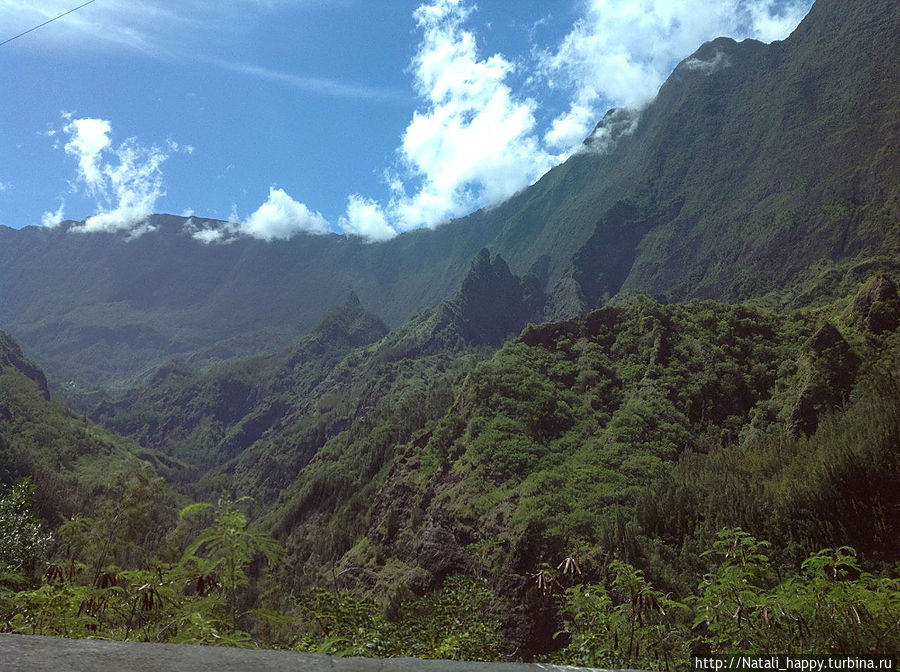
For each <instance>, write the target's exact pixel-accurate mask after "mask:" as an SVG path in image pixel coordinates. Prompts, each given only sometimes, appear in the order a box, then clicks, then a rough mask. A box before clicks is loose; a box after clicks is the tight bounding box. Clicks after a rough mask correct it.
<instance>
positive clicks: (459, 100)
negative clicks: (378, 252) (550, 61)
mask: <svg viewBox="0 0 900 672" xmlns="http://www.w3.org/2000/svg"><path fill="white" fill-rule="evenodd" d="M470 11H471V10H470V9H469V8H467V7H466V6H465V5H464V3H463V2H461V0H435V2H433V3H431V4H427V5H421V6H420V7H419V8H418V9H417V10H416V12H415V14H414V16H415V20H416V23H417V25H418V27H419V28H420V29H421V30H422V32H423V36H424V37H423V40H422V43H421V45H420V47H419V50H418V53H417V55H416V57H415V59H414V60H413V64H412V66H413V67H412V71H413V74H414V77H415V89H416V92H417V94H418V95H419V97H420V98H421V99H422V100H423V102H424V104H425V107H424V109H422V110H419V111H417V112H415V114H414V115H413V118H412V121H411V122H410V123H409V125H408V127H407V128H406V131H405V132H404V134H403V138H402V144H401V147H400V149H399V155H400V158H401V164H402V167H403V169H404V170H405V171H406V175H403V176H402V177H403V178H405V179H406V181H407V182H410V181H412V182H415V181H416V180H418V183H417V184H416V185H415V186H413V187H412V188H411V189H409V192H408V191H407V189H406V187H405V186H403V185H402V183H400V182H398V181H396V180H395V183H394V191H395V194H394V198H393V199H392V201H391V203H390V204H389V210H390V214H391V217H392V219H393V220H394V223H395V226H396V228H398V229H401V230H405V229H410V228H415V227H418V226H423V225H424V226H433V225H435V224H438V223H440V222H442V221H444V220H446V219H447V218H449V217H452V216H456V215H461V214H464V213H466V212H468V211H469V210H471V209H472V208H473V207H477V206H479V205H485V204H487V203H491V202H493V201H497V200H499V199H503V198H506V197H508V196H509V195H511V194H512V193H514V192H515V191H517V190H519V189H522V188H523V187H525V186H527V185H528V184H530V183H531V182H533V181H534V180H535V179H537V178H538V177H539V176H540V175H541V174H542V173H543V172H545V171H546V170H547V169H548V168H550V166H551V165H552V163H553V157H552V156H550V155H549V154H548V153H547V152H545V151H544V150H543V149H542V147H541V146H540V142H539V140H538V138H537V136H536V135H535V126H536V122H535V116H534V111H535V108H536V106H537V103H536V102H535V101H534V100H531V99H528V98H523V97H520V96H517V95H515V94H514V92H513V91H512V89H511V88H510V86H509V84H508V83H507V80H508V77H509V75H510V74H511V73H512V72H513V71H514V69H515V66H514V64H513V63H512V62H511V61H509V60H507V59H506V58H504V57H503V56H502V55H501V54H494V55H492V56H489V57H486V58H485V57H483V56H482V55H481V54H480V53H479V51H478V47H477V44H476V41H475V37H474V35H473V34H472V33H471V32H469V31H467V30H465V29H464V28H463V24H464V21H465V20H466V18H467V17H468V15H469V13H470Z"/></svg>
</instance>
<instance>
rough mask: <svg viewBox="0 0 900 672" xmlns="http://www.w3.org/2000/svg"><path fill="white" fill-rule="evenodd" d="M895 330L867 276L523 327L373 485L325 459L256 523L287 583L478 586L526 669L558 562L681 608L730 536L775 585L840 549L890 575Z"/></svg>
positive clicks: (894, 513)
mask: <svg viewBox="0 0 900 672" xmlns="http://www.w3.org/2000/svg"><path fill="white" fill-rule="evenodd" d="M878 297H882V298H878ZM876 303H881V304H882V307H880V308H878V309H876V313H878V314H880V315H883V316H884V317H885V322H884V323H881V322H876V327H875V329H873V328H872V327H873V324H872V323H871V321H870V320H869V315H870V314H871V306H872V305H874V304H876ZM882 324H884V325H887V324H890V325H892V326H893V328H892V329H888V328H886V327H882V326H881V325H882ZM898 324H900V299H898V298H897V294H896V289H895V286H894V284H893V282H892V281H891V280H890V279H889V278H887V276H874V277H873V278H871V279H870V280H869V281H868V282H867V283H865V284H863V285H862V286H860V287H858V288H857V289H856V290H855V291H854V292H853V293H852V294H851V295H850V296H847V297H843V298H842V299H840V300H838V301H836V302H835V303H833V304H831V305H829V306H828V307H826V308H824V309H819V310H814V311H811V310H804V311H799V312H791V313H787V314H776V313H772V312H768V311H765V310H760V309H757V308H753V307H750V306H741V305H737V306H735V305H726V304H720V303H716V302H711V301H692V302H690V303H687V304H683V305H673V306H663V305H660V304H658V303H655V302H653V301H652V300H649V299H646V298H641V299H637V300H635V301H633V302H630V303H628V304H627V305H624V306H618V307H609V308H604V309H600V310H598V311H594V312H591V313H589V314H588V315H585V316H583V317H580V318H576V319H574V320H571V321H566V322H561V323H552V324H545V325H540V326H536V327H529V328H527V329H526V330H525V331H524V332H523V333H522V334H521V336H519V337H518V338H516V339H513V340H511V341H510V342H508V343H507V344H506V345H505V346H504V347H503V348H502V349H501V350H500V351H499V352H498V353H497V354H495V355H494V356H493V357H492V358H491V359H489V360H487V361H484V362H482V363H480V364H478V365H477V366H475V367H474V368H473V369H471V370H470V372H469V374H468V375H467V376H466V378H465V380H464V382H463V383H462V384H461V385H460V386H458V388H457V392H456V397H455V399H454V400H453V402H452V404H450V405H448V406H447V411H446V413H445V414H444V415H443V417H441V418H439V419H437V420H436V421H431V422H428V423H427V424H426V425H424V427H423V430H422V431H419V432H414V433H412V434H411V435H409V440H408V441H407V443H406V444H405V445H396V446H394V447H393V448H392V450H390V451H388V454H391V453H392V454H393V455H394V456H395V458H394V459H393V461H391V462H387V463H385V465H384V467H382V469H381V471H380V473H379V474H378V476H377V478H374V479H372V480H369V481H367V480H366V479H365V478H362V479H361V480H355V479H353V478H351V479H349V480H348V479H347V476H346V474H347V473H354V472H353V467H352V465H353V464H354V463H357V462H366V461H367V460H370V459H371V458H372V454H373V452H374V451H375V450H376V449H375V448H374V446H373V442H371V441H370V442H368V443H367V442H366V441H365V440H362V441H360V442H359V446H360V447H362V448H363V449H364V451H363V452H362V453H359V452H354V451H347V450H346V444H341V443H330V444H327V445H326V446H325V447H324V448H323V450H322V451H321V452H320V454H319V455H318V456H317V457H316V458H315V459H314V460H313V461H312V462H311V463H310V465H309V467H307V469H305V470H304V471H303V472H301V473H300V476H299V478H298V480H297V482H296V483H295V484H293V485H292V486H291V487H290V488H288V489H287V490H286V491H285V494H284V496H283V497H282V498H281V500H280V501H279V502H278V503H277V504H276V505H275V506H274V508H273V509H272V513H271V514H270V515H269V516H268V518H267V521H268V522H269V523H270V524H272V525H273V526H274V529H275V531H276V533H277V534H278V535H279V536H280V537H281V538H282V539H283V540H284V541H285V542H286V543H287V544H288V545H289V547H290V549H291V551H292V553H293V554H294V555H293V558H294V561H295V563H297V565H300V564H301V561H305V562H306V563H307V565H306V566H307V567H309V565H312V566H315V565H316V564H318V565H320V566H324V567H328V566H329V565H328V562H329V561H330V562H337V570H335V569H334V566H333V565H332V569H331V571H332V572H335V571H338V570H339V571H341V572H342V573H346V575H347V578H345V579H344V583H345V584H346V583H354V584H355V585H356V586H357V587H360V588H363V589H369V590H371V589H372V588H373V587H375V588H376V590H379V591H381V594H384V591H386V590H388V587H389V586H390V587H392V588H393V590H401V591H402V590H409V591H412V592H414V593H418V592H421V591H424V590H428V589H430V588H433V587H434V586H436V585H439V583H440V581H441V580H442V579H443V578H444V577H445V576H447V575H450V574H453V573H457V572H463V573H469V574H473V575H481V576H487V577H490V580H491V582H492V586H493V588H494V590H495V592H496V594H497V596H498V600H499V603H500V604H502V605H503V607H502V608H501V609H499V611H500V612H501V613H503V614H504V620H505V623H506V626H507V629H508V634H510V636H511V637H512V638H513V640H514V641H515V642H517V643H518V644H519V645H521V646H522V647H523V648H522V650H523V651H527V650H530V651H531V652H532V653H535V652H540V651H542V650H547V649H551V648H553V647H554V644H553V638H552V635H553V633H554V632H555V631H556V630H557V629H558V627H557V626H558V623H557V622H555V621H554V620H553V616H552V608H551V607H550V606H548V603H546V602H541V600H540V599H539V595H537V589H536V588H535V584H534V577H535V576H536V573H539V572H540V571H541V568H542V567H543V566H546V565H549V566H550V567H551V568H552V567H555V566H556V565H557V564H558V563H559V562H560V560H562V559H564V558H566V557H568V556H577V558H578V561H579V562H580V563H581V566H582V567H583V568H584V571H585V572H586V574H588V577H586V578H585V579H584V580H585V581H602V580H603V578H604V572H606V571H607V570H606V567H607V565H608V563H609V560H610V559H612V558H624V559H626V560H628V561H630V562H637V563H639V564H640V565H642V566H643V567H645V568H646V569H647V570H648V571H649V572H650V575H651V576H652V577H653V579H654V581H656V582H661V583H662V584H663V585H665V586H667V587H668V588H669V589H673V590H676V591H678V592H681V593H686V592H688V591H690V590H693V589H694V588H695V587H696V584H697V581H699V579H700V577H702V575H703V571H704V569H703V568H704V564H703V563H704V561H703V559H702V558H701V557H699V552H700V550H702V549H704V548H707V547H708V546H709V544H710V543H711V542H712V540H713V539H714V538H715V535H716V532H717V531H718V530H719V529H720V528H721V527H723V526H728V525H741V526H743V527H744V528H745V529H747V530H749V531H750V532H751V533H752V534H755V535H758V536H761V537H765V538H768V539H771V540H773V541H775V542H777V543H778V548H779V549H780V550H779V553H780V554H781V556H780V559H781V561H783V562H784V563H785V565H786V566H796V563H798V562H799V561H800V560H801V559H802V558H803V557H804V556H805V554H806V553H809V552H810V551H812V550H816V549H818V548H821V547H824V546H840V545H843V544H850V545H853V546H855V547H857V548H858V549H860V550H861V551H862V552H863V554H864V557H865V559H866V561H867V562H869V563H878V562H883V563H885V565H886V566H888V567H890V566H891V565H892V564H893V563H895V562H896V561H897V560H898V559H900V547H898V545H897V539H898V538H900V528H898V525H900V498H898V496H897V492H896V488H895V487H894V485H893V483H894V482H895V479H896V478H898V477H900V456H898V453H897V450H896V447H897V445H900V380H898V379H897V374H896V372H897V370H898V368H897V367H898V365H900V332H898V331H897V330H896V327H897V325H898ZM387 429H388V428H387V427H386V428H385V429H384V431H387ZM352 432H353V429H352V428H351V433H352ZM394 437H395V441H397V442H398V443H399V440H402V437H401V436H399V435H396V434H395V435H394ZM377 450H378V451H379V452H378V454H379V455H381V454H383V451H382V449H377ZM354 536H355V539H354ZM323 538H325V539H329V540H330V542H329V543H328V544H326V545H324V546H323V545H322V544H321V541H319V542H318V543H317V541H316V540H321V539H323ZM335 538H337V539H338V542H336V543H331V542H332V541H333V540H334V539H335ZM347 547H349V550H347V551H346V552H344V549H345V548H347ZM323 578H324V576H323ZM307 580H308V579H307ZM542 604H543V606H541V605H542Z"/></svg>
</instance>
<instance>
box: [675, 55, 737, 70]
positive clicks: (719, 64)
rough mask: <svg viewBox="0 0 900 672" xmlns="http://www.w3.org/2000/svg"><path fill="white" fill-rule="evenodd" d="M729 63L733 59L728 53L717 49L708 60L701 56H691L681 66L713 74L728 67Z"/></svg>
mask: <svg viewBox="0 0 900 672" xmlns="http://www.w3.org/2000/svg"><path fill="white" fill-rule="evenodd" d="M729 65H731V61H730V60H729V58H728V56H727V54H725V52H723V51H717V52H716V54H715V56H713V57H712V58H711V59H710V60H708V61H704V60H702V59H699V58H689V59H687V60H686V61H684V62H682V64H681V67H682V68H684V69H686V70H694V71H696V72H702V73H703V74H704V75H711V74H712V73H714V72H717V71H719V70H721V69H722V68H727V67H728V66H729Z"/></svg>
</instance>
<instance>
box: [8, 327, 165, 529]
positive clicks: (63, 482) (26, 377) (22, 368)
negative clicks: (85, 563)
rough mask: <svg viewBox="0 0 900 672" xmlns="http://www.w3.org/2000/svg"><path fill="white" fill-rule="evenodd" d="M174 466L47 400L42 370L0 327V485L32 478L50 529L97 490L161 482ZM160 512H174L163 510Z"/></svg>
mask: <svg viewBox="0 0 900 672" xmlns="http://www.w3.org/2000/svg"><path fill="white" fill-rule="evenodd" d="M176 468H177V465H176V464H174V463H173V462H172V461H171V460H169V459H168V458H166V457H165V456H164V455H161V454H159V453H157V452H156V451H153V450H144V449H143V448H141V447H140V446H139V445H138V444H137V443H135V442H134V441H132V440H131V439H126V438H123V437H121V436H117V435H115V434H113V433H112V432H110V431H109V430H106V429H103V428H101V427H99V426H98V425H95V424H93V423H91V422H89V421H88V420H87V418H85V417H84V416H81V415H77V414H75V413H73V412H72V411H71V410H69V409H68V408H66V407H65V406H63V405H62V404H61V403H59V402H57V401H52V400H50V398H49V394H48V393H47V388H46V379H45V377H44V374H43V372H42V371H41V370H40V369H39V368H38V367H37V366H36V365H35V364H34V363H33V362H31V361H30V360H28V359H27V358H25V357H24V356H23V355H22V351H21V349H20V348H19V346H18V345H17V344H16V343H15V341H13V340H12V339H11V338H10V337H9V336H8V335H7V334H5V333H3V332H0V487H2V488H4V489H5V488H6V487H8V486H10V485H12V484H13V483H15V482H17V481H19V480H20V479H22V478H25V477H30V478H31V479H32V480H33V482H34V486H35V506H36V509H37V513H38V514H39V515H40V516H41V517H42V518H44V520H46V521H47V522H48V523H49V524H50V525H51V526H54V527H55V526H56V525H58V524H59V523H60V522H62V521H63V520H64V519H66V518H69V517H71V516H73V515H75V514H85V513H90V512H92V511H93V510H94V506H95V504H96V503H97V501H98V499H99V498H100V496H101V495H108V494H109V493H113V492H117V491H116V488H119V487H120V486H124V484H125V483H127V482H129V481H131V480H133V479H137V480H142V481H143V482H145V483H150V482H155V483H157V484H159V485H161V480H160V479H159V478H158V476H157V474H158V473H160V474H165V475H168V474H171V473H173V472H174V471H175V469H176ZM119 494H121V493H119ZM161 494H162V493H161V491H160V492H158V493H156V494H155V495H152V496H150V495H148V501H152V500H153V499H154V497H156V495H160V496H161ZM110 496H114V495H110ZM157 513H158V514H159V515H161V516H164V515H169V514H171V511H170V510H167V509H166V508H165V507H160V508H159V509H158V511H157Z"/></svg>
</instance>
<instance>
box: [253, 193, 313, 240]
mask: <svg viewBox="0 0 900 672" xmlns="http://www.w3.org/2000/svg"><path fill="white" fill-rule="evenodd" d="M239 230H240V232H241V233H243V234H244V235H247V236H250V237H252V238H260V239H262V240H275V239H280V240H285V239H287V238H292V237H293V236H295V235H297V234H298V233H301V232H308V233H327V232H328V222H327V221H326V220H325V218H324V217H323V216H322V215H321V214H319V213H318V212H313V211H312V210H310V209H309V208H308V207H306V205H304V204H303V203H300V202H298V201H295V200H294V199H293V198H291V197H290V196H288V194H287V192H285V191H284V189H277V188H275V187H269V198H268V200H266V202H265V203H263V204H262V205H261V206H259V208H257V209H256V211H255V212H254V213H253V214H251V215H250V216H249V217H248V218H247V219H246V220H245V221H243V222H241V224H240V225H239Z"/></svg>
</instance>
